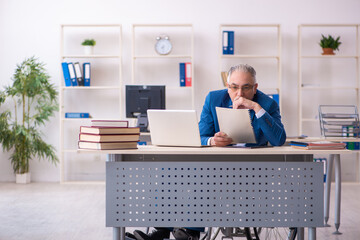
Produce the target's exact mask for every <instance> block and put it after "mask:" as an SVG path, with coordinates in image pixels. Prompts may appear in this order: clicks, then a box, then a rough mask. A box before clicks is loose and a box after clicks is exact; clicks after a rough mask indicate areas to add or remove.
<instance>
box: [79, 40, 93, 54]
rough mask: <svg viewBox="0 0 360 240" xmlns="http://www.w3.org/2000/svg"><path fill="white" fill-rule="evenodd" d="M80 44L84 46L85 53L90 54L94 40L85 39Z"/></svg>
mask: <svg viewBox="0 0 360 240" xmlns="http://www.w3.org/2000/svg"><path fill="white" fill-rule="evenodd" d="M81 45H83V46H84V51H85V54H86V55H91V54H93V52H94V46H95V45H96V41H95V40H94V39H85V40H84V41H83V42H82V43H81Z"/></svg>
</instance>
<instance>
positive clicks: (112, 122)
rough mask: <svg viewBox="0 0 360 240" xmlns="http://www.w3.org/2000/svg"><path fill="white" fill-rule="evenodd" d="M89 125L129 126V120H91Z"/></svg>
mask: <svg viewBox="0 0 360 240" xmlns="http://www.w3.org/2000/svg"><path fill="white" fill-rule="evenodd" d="M91 126H93V127H95V126H97V127H129V121H127V120H100V119H93V120H91Z"/></svg>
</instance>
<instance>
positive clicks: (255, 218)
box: [79, 146, 348, 239]
mask: <svg viewBox="0 0 360 240" xmlns="http://www.w3.org/2000/svg"><path fill="white" fill-rule="evenodd" d="M79 151H80V152H86V153H89V152H98V151H87V150H79ZM101 152H103V153H106V154H108V162H107V163H106V226H107V227H113V228H114V239H124V235H125V226H129V227H147V226H154V227H179V226H181V227H253V226H259V227H298V228H301V229H303V228H304V227H308V228H309V236H308V237H309V239H316V227H322V226H323V225H324V224H323V211H322V209H323V200H322V199H323V184H322V182H323V181H322V180H323V166H322V163H314V162H313V161H312V160H313V154H325V153H328V154H329V153H330V154H334V155H337V156H339V154H340V153H345V152H348V151H347V150H331V151H328V150H326V151H325V150H311V151H309V150H301V149H293V148H291V147H274V148H258V149H241V148H227V147H225V148H219V147H210V148H181V147H156V146H140V147H139V149H136V150H111V151H101ZM299 233H300V234H299V235H300V236H299V237H300V238H299V239H303V237H304V236H303V231H300V232H299Z"/></svg>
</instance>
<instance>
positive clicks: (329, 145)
mask: <svg viewBox="0 0 360 240" xmlns="http://www.w3.org/2000/svg"><path fill="white" fill-rule="evenodd" d="M290 146H291V147H293V148H299V149H314V150H315V149H316V150H331V149H334V150H335V149H345V147H346V144H345V143H340V142H329V141H321V142H296V141H291V142H290Z"/></svg>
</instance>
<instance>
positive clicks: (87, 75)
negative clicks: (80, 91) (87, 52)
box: [83, 62, 91, 86]
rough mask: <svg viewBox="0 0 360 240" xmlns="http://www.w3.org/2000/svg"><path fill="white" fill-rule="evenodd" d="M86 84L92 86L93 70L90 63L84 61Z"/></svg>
mask: <svg viewBox="0 0 360 240" xmlns="http://www.w3.org/2000/svg"><path fill="white" fill-rule="evenodd" d="M83 74H84V86H90V78H91V70H90V63H89V62H86V63H83Z"/></svg>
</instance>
